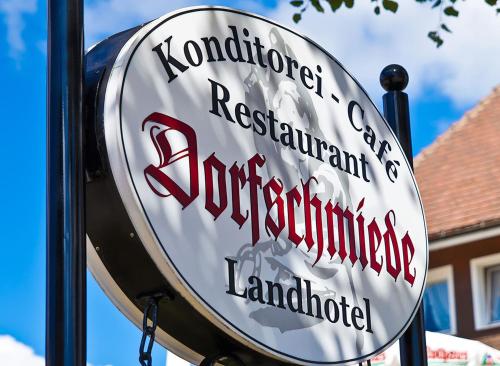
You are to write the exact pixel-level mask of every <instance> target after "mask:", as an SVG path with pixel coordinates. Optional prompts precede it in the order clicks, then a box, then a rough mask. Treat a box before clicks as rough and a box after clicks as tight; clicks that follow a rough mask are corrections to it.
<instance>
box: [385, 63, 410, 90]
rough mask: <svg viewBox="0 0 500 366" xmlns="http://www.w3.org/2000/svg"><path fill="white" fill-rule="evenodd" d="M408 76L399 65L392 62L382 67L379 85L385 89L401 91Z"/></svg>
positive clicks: (406, 83)
mask: <svg viewBox="0 0 500 366" xmlns="http://www.w3.org/2000/svg"><path fill="white" fill-rule="evenodd" d="M409 80H410V77H409V76H408V73H407V72H406V70H405V68H404V67H403V66H401V65H397V64H392V65H388V66H386V67H384V69H383V70H382V72H381V73H380V85H382V88H384V89H385V90H386V91H403V90H404V89H405V88H406V86H407V85H408V81H409Z"/></svg>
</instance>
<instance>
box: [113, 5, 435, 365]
mask: <svg viewBox="0 0 500 366" xmlns="http://www.w3.org/2000/svg"><path fill="white" fill-rule="evenodd" d="M104 121H105V137H106V144H107V148H108V154H109V157H110V164H111V167H112V171H113V175H114V178H115V180H116V183H117V186H118V188H119V191H120V195H121V197H122V199H123V201H124V204H125V207H126V209H127V211H128V213H129V215H130V217H131V219H132V222H133V224H134V227H135V228H136V230H137V233H138V235H139V237H140V239H141V241H142V242H143V244H144V246H145V247H146V249H147V251H148V252H149V253H150V255H151V257H152V258H153V259H154V261H155V263H156V265H157V266H158V268H159V269H160V271H161V272H162V273H163V274H164V275H165V277H166V278H167V279H168V280H169V281H170V282H171V283H172V284H173V285H174V286H175V287H176V289H177V290H178V291H180V292H181V293H182V295H183V296H184V297H185V298H186V299H187V300H188V301H189V302H190V303H191V304H193V306H195V308H196V309H198V310H199V311H201V312H202V314H204V315H205V316H206V317H207V318H208V319H209V320H210V321H212V322H213V323H214V325H215V326H217V327H219V328H221V329H222V330H224V331H225V332H227V333H228V334H229V335H231V336H232V337H234V338H235V339H237V340H238V341H240V342H242V343H244V344H246V345H248V346H249V347H251V348H253V349H255V350H257V351H259V352H262V353H265V354H267V355H268V356H271V357H275V358H277V359H280V360H284V361H290V362H294V363H299V364H348V363H358V362H361V361H362V360H365V359H368V358H370V357H372V356H374V355H376V354H377V353H380V352H382V351H383V350H384V349H385V348H386V347H388V346H389V345H390V344H391V343H392V342H394V341H395V340H396V339H397V338H398V337H399V336H400V335H401V334H402V332H403V331H404V329H405V328H406V327H407V326H408V325H409V323H410V321H411V319H412V318H413V316H414V314H415V312H416V309H417V307H418V304H419V302H420V299H421V297H422V291H423V288H424V283H425V277H426V271H427V245H428V244H427V235H426V227H425V222H424V216H423V209H422V205H421V202H420V197H419V193H418V191H417V187H416V185H415V180H414V177H413V175H412V172H411V169H410V167H409V165H408V162H407V160H406V159H405V156H404V153H403V152H402V150H401V147H400V146H399V144H398V142H397V140H396V139H395V137H394V135H393V134H392V132H391V131H390V129H389V127H388V125H387V123H386V122H385V121H384V120H383V118H382V117H381V115H380V113H379V112H378V111H377V109H376V108H375V106H374V105H373V103H372V102H371V101H370V99H369V98H368V96H367V95H366V93H365V92H364V91H363V89H362V88H361V87H360V85H359V84H358V83H357V82H356V81H355V80H354V79H353V78H352V77H351V76H350V75H349V74H348V73H347V72H346V70H345V69H344V68H343V67H342V66H341V65H340V64H339V63H338V62H337V61H336V60H335V59H334V58H333V57H332V56H330V55H329V54H328V53H326V52H325V51H324V50H323V49H321V48H320V47H318V46H317V45H315V44H314V43H313V42H311V41H310V40H308V39H307V38H304V37H302V36H300V35H298V34H296V33H294V32H293V31H291V30H289V29H286V28H284V27H282V26H280V25H277V24H275V23H273V22H271V21H269V20H267V19H264V18H261V17H258V16H255V15H250V14H246V13H242V12H239V11H235V10H231V9H225V8H192V9H187V10H182V11H179V12H177V13H174V14H170V15H167V16H165V17H162V18H160V19H158V20H156V21H154V22H152V23H150V24H148V25H147V26H145V27H144V28H142V29H141V30H140V31H139V32H138V33H137V34H136V35H135V36H133V37H132V38H131V39H130V40H129V42H128V43H127V44H126V46H125V47H124V48H123V49H122V51H121V53H120V55H119V56H118V58H117V60H116V62H115V65H114V69H113V71H112V73H111V76H110V79H109V83H108V87H107V91H106V96H105V110H104ZM192 326H194V327H195V326H196V325H195V324H193V325H192Z"/></svg>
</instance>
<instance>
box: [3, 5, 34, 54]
mask: <svg viewBox="0 0 500 366" xmlns="http://www.w3.org/2000/svg"><path fill="white" fill-rule="evenodd" d="M34 12H36V0H0V13H2V14H3V17H4V22H5V25H6V26H7V42H8V44H9V55H10V56H11V57H12V58H13V59H15V60H19V57H20V56H21V55H22V53H23V52H24V51H25V50H26V45H25V43H24V39H23V37H22V32H23V30H24V28H25V21H24V19H23V16H24V15H25V14H33V13H34Z"/></svg>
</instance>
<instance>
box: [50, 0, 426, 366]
mask: <svg viewBox="0 0 500 366" xmlns="http://www.w3.org/2000/svg"><path fill="white" fill-rule="evenodd" d="M83 39H84V32H83V1H82V0H49V2H48V66H47V288H46V291H47V300H46V301H47V302H46V304H47V307H46V364H47V366H85V365H86V321H87V319H86V249H85V233H86V230H85V228H86V226H85V184H86V181H85V164H84V163H85V162H84V127H83V105H84V98H92V97H93V96H91V95H85V96H84V94H83V80H84V78H83V75H84V56H83V55H84V53H83V45H84V41H83ZM380 80H381V84H382V86H383V87H384V89H386V91H387V93H386V94H385V95H384V97H383V101H384V114H385V117H386V119H387V121H388V122H389V124H390V126H391V128H392V129H393V131H394V132H395V134H396V136H397V138H398V139H399V141H400V143H401V146H402V147H403V149H404V150H405V153H406V155H407V158H408V160H409V161H410V162H412V149H411V135H410V119H409V107H408V96H407V95H406V93H404V92H403V90H404V88H405V87H406V85H407V83H408V75H407V73H406V71H405V70H404V69H403V68H402V67H401V66H398V65H389V66H388V67H386V68H385V69H384V70H383V72H382V74H381V76H380ZM400 355H401V364H402V365H408V366H424V365H427V356H426V346H425V329H424V326H423V313H422V310H420V311H418V312H417V315H416V317H415V318H414V319H413V321H412V324H411V325H410V327H409V328H408V329H407V331H406V332H405V334H404V335H403V336H402V337H401V338H400ZM212 359H213V357H212ZM215 361H216V360H214V362H215ZM204 362H205V363H202V364H206V363H207V362H209V361H204Z"/></svg>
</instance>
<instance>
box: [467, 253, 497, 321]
mask: <svg viewBox="0 0 500 366" xmlns="http://www.w3.org/2000/svg"><path fill="white" fill-rule="evenodd" d="M470 268H471V278H472V295H473V304H474V322H475V326H476V329H477V330H479V329H487V328H493V327H499V326H500V253H499V254H494V255H489V256H485V257H480V258H475V259H473V260H471V261H470Z"/></svg>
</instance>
